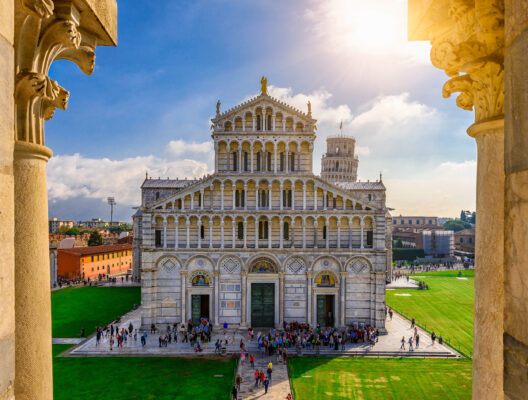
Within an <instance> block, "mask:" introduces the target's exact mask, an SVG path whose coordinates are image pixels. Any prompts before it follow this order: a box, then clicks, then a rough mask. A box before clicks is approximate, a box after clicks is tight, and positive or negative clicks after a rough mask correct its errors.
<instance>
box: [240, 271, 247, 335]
mask: <svg viewBox="0 0 528 400" xmlns="http://www.w3.org/2000/svg"><path fill="white" fill-rule="evenodd" d="M241 278H242V285H241V290H242V301H241V303H240V308H241V309H240V314H241V315H240V325H241V326H246V325H247V323H246V316H247V275H246V273H245V272H242V276H241Z"/></svg>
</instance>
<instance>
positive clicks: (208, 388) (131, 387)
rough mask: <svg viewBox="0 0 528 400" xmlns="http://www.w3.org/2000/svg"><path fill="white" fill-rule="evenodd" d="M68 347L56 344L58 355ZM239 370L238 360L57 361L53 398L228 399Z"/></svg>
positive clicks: (110, 399)
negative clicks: (237, 366) (237, 368)
mask: <svg viewBox="0 0 528 400" xmlns="http://www.w3.org/2000/svg"><path fill="white" fill-rule="evenodd" d="M68 347H70V345H53V354H54V356H55V355H57V354H59V353H61V352H63V351H64V350H66V349H67V348H68ZM235 370H236V362H235V360H233V359H228V360H211V359H198V358H194V359H188V358H186V359H183V358H171V357H169V358H158V357H82V358H81V357H55V358H54V359H53V394H54V399H55V400H77V399H79V400H91V399H93V400H115V399H141V400H147V399H155V400H169V399H170V400H174V399H186V400H187V399H211V400H217V399H226V400H227V399H230V398H231V397H230V393H231V388H232V385H233V379H234V374H235ZM214 375H224V376H223V377H218V378H215V377H214Z"/></svg>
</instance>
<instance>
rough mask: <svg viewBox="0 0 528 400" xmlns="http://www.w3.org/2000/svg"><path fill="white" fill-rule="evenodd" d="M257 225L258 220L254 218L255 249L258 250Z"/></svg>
mask: <svg viewBox="0 0 528 400" xmlns="http://www.w3.org/2000/svg"><path fill="white" fill-rule="evenodd" d="M258 227H259V223H258V218H257V217H255V249H258V247H259V246H258V237H259V231H258Z"/></svg>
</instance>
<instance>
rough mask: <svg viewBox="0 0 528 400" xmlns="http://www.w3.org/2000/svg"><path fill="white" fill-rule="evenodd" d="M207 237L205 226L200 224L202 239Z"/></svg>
mask: <svg viewBox="0 0 528 400" xmlns="http://www.w3.org/2000/svg"><path fill="white" fill-rule="evenodd" d="M204 238H205V226H203V225H200V239H204Z"/></svg>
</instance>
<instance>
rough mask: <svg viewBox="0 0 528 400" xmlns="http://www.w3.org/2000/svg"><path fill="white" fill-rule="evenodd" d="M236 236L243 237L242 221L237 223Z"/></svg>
mask: <svg viewBox="0 0 528 400" xmlns="http://www.w3.org/2000/svg"><path fill="white" fill-rule="evenodd" d="M237 228H238V229H237V238H238V240H242V239H244V223H243V222H239V223H238V225H237Z"/></svg>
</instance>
